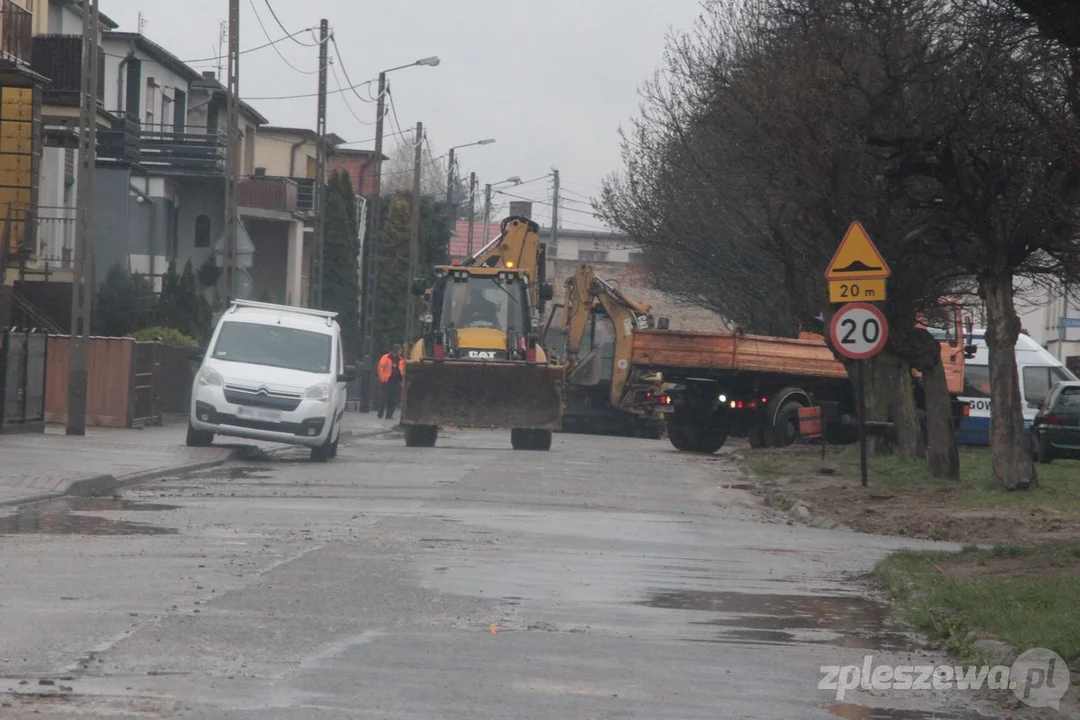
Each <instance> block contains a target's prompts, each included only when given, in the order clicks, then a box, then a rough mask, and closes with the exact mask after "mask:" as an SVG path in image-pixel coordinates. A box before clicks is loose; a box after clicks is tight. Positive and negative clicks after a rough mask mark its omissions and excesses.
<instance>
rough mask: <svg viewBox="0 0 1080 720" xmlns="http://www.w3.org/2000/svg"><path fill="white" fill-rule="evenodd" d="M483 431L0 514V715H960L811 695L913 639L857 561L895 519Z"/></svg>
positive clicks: (373, 442)
mask: <svg viewBox="0 0 1080 720" xmlns="http://www.w3.org/2000/svg"><path fill="white" fill-rule="evenodd" d="M504 435H508V433H506V434H504V433H479V432H452V433H445V434H444V435H443V436H441V437H440V440H439V444H438V445H437V446H436V447H435V448H431V449H407V448H405V447H404V443H403V441H402V439H401V437H400V435H393V434H391V435H387V436H382V437H377V438H367V439H364V440H357V441H355V442H354V443H353V444H351V445H349V446H347V447H346V446H343V447H342V449H341V452H340V454H339V456H338V458H337V459H336V460H335V461H332V462H331V463H330V464H327V465H316V464H311V463H309V462H308V461H307V459H306V454H304V453H300V452H286V453H284V454H281V455H277V456H274V457H264V458H259V459H256V460H255V461H253V462H243V463H233V464H231V465H229V466H226V467H223V468H220V469H217V470H215V471H210V472H206V473H203V474H201V475H196V476H189V477H185V478H178V479H168V480H164V481H159V482H154V483H152V484H150V485H146V486H141V487H135V488H128V489H126V490H125V491H123V497H124V499H123V500H114V499H108V498H106V499H91V500H81V501H79V500H75V501H73V500H65V501H61V502H59V503H53V504H51V505H47V506H35V507H30V508H24V509H23V510H21V511H20V512H19V513H17V514H16V515H14V516H9V517H6V518H0V587H2V588H3V593H2V596H0V701H2V705H0V717H4V718H7V717H11V718H24V717H28V716H31V715H32V716H33V717H35V718H105V717H109V718H114V717H181V718H192V719H199V720H202V719H207V720H209V719H217V718H240V719H246V718H281V719H283V720H284V719H289V720H291V719H293V718H329V719H336V718H387V719H390V718H393V719H395V720H406V719H413V718H416V719H420V718H424V719H445V718H462V719H464V718H470V719H486V718H491V719H496V718H498V719H499V720H504V719H509V718H513V719H515V720H530V719H532V718H559V719H568V718H578V719H581V718H616V717H617V718H642V719H645V718H647V719H649V720H664V719H668V718H672V719H674V718H678V719H680V720H683V719H691V718H709V719H710V720H715V719H716V718H830V717H844V718H883V719H886V718H912V719H914V718H931V717H936V718H967V717H978V715H976V714H975V712H974V711H973V710H972V709H971V706H970V703H971V702H973V698H971V697H970V696H968V695H966V694H963V693H959V692H957V691H946V692H940V691H938V692H924V693H910V692H908V693H904V692H895V693H892V694H888V695H885V696H882V695H881V694H880V693H879V694H877V695H870V694H868V693H864V692H862V691H856V692H854V693H851V694H849V695H848V697H847V698H846V699H845V701H844V702H843V703H838V702H837V700H836V698H835V691H825V690H819V689H817V686H818V682H819V681H820V680H821V678H822V674H821V672H820V670H819V667H820V666H821V665H823V664H861V662H862V658H863V656H864V655H865V654H867V653H873V654H874V657H875V660H874V662H875V664H879V663H885V662H889V661H890V660H891V661H893V662H896V663H898V664H917V663H920V662H930V663H936V662H938V661H940V660H941V658H940V657H937V656H935V655H933V654H932V653H929V652H927V651H922V650H920V649H919V647H920V644H919V642H918V640H916V639H914V638H911V637H909V636H907V635H906V634H904V633H902V632H901V631H900V630H899V629H898V628H896V627H894V626H892V625H890V624H889V623H888V622H887V620H886V617H885V610H884V607H883V606H882V605H881V604H880V603H878V602H877V601H876V600H875V599H874V598H872V597H870V596H869V595H868V594H867V593H868V591H867V589H866V586H865V585H863V584H861V583H860V582H859V581H858V579H857V578H858V575H859V574H860V573H864V572H866V571H867V570H869V568H870V567H872V565H873V563H874V562H875V560H877V559H878V558H880V557H882V556H883V554H884V553H885V552H887V551H888V549H890V548H893V547H898V546H899V545H898V544H897V541H893V540H886V539H883V538H875V537H871V536H866V535H859V534H855V533H851V532H845V531H826V530H817V529H812V528H807V527H803V526H791V525H788V524H787V523H786V522H784V521H783V520H777V519H774V518H769V517H768V516H766V515H764V514H763V511H761V510H759V509H758V507H757V505H756V503H755V501H754V500H753V498H752V497H751V496H750V495H749V494H747V493H746V492H744V491H743V490H739V489H732V488H730V487H725V485H731V484H734V483H739V482H740V480H741V478H740V476H739V475H738V473H737V471H736V470H735V468H734V465H733V463H732V462H731V460H730V459H729V458H727V457H725V455H724V454H719V455H717V456H713V457H693V456H686V455H682V454H677V453H675V452H674V451H673V450H671V448H670V446H669V445H668V444H667V443H666V442H664V441H648V440H634V439H621V438H604V437H587V436H577V435H557V436H556V440H555V444H554V447H553V449H552V451H551V452H549V453H535V452H513V451H511V450H510V449H509V438H508V437H506V436H504ZM870 708H878V709H877V710H871V709H870Z"/></svg>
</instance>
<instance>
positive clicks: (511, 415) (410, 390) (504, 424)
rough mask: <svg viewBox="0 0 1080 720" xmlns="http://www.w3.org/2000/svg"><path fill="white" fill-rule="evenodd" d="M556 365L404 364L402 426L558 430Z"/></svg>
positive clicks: (558, 373) (560, 407)
mask: <svg viewBox="0 0 1080 720" xmlns="http://www.w3.org/2000/svg"><path fill="white" fill-rule="evenodd" d="M563 373H564V368H563V367H562V366H561V365H533V364H528V363H524V362H512V361H505V360H503V361H499V360H494V361H492V360H488V361H484V362H474V361H470V360H443V361H431V360H424V361H420V362H407V363H405V384H404V393H403V396H402V407H401V423H402V424H403V425H443V426H453V427H460V428H523V429H537V430H541V429H542V430H558V429H560V428H561V426H562V414H563V400H562V383H563Z"/></svg>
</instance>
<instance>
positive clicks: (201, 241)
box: [195, 215, 210, 248]
mask: <svg viewBox="0 0 1080 720" xmlns="http://www.w3.org/2000/svg"><path fill="white" fill-rule="evenodd" d="M195 247H197V248H208V247H210V216H209V215H200V216H199V217H197V218H195Z"/></svg>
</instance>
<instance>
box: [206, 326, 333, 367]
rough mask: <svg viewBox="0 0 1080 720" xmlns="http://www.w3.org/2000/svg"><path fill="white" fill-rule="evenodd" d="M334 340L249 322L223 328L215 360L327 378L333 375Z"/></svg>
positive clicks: (315, 334)
mask: <svg viewBox="0 0 1080 720" xmlns="http://www.w3.org/2000/svg"><path fill="white" fill-rule="evenodd" d="M331 344H332V338H331V336H330V335H324V334H323V333H315V332H309V331H307V330H297V329H295V328H286V327H280V326H278V325H260V324H257V323H246V322H235V321H232V322H226V323H224V324H223V325H222V326H221V332H220V333H218V339H217V342H216V343H214V351H213V355H212V357H213V358H214V359H215V360H226V361H228V362H241V363H250V364H252V365H269V366H270V367H279V368H286V369H288V370H301V371H303V372H310V373H320V374H326V373H328V372H330V364H331V359H330V348H331Z"/></svg>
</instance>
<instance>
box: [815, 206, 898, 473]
mask: <svg viewBox="0 0 1080 720" xmlns="http://www.w3.org/2000/svg"><path fill="white" fill-rule="evenodd" d="M889 275H891V271H890V270H889V266H888V265H887V264H886V263H885V259H884V258H883V257H881V253H880V252H878V249H877V247H875V246H874V243H873V241H872V240H870V236H869V235H867V234H866V230H865V229H864V228H863V226H862V224H861V223H859V222H858V221H856V222H853V223H851V225H850V226H849V227H848V230H847V233H846V234H845V235H844V239H843V240H841V241H840V247H838V248H837V249H836V253H835V254H834V255H833V258H832V260H831V261H830V262H829V267H828V269H826V270H825V279H826V280H828V282H829V302H830V303H843V304H844V305H843V307H841V308H840V309H839V310H837V311H836V314H834V315H833V317H832V322H830V323H829V341H830V342H831V343H832V346H833V348H835V349H836V351H837V352H838V353H840V354H841V355H843V356H844V357H847V358H850V359H851V360H854V361H855V365H856V373H855V375H856V377H855V403H856V406H857V409H858V413H859V473H860V476H861V479H862V486H863V487H866V486H867V477H866V374H867V367H866V360H868V359H870V358H872V357H873V356H874V355H877V354H878V353H879V352H881V351H882V350H883V349H884V348H885V342H886V341H887V340H888V337H889V325H888V323H887V322H886V321H885V315H884V314H883V313H882V312H881V311H880V310H878V309H877V308H876V307H874V306H873V305H869V304H868V303H871V302H882V301H883V300H885V297H886V294H885V280H886V279H887V278H888V277H889Z"/></svg>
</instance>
